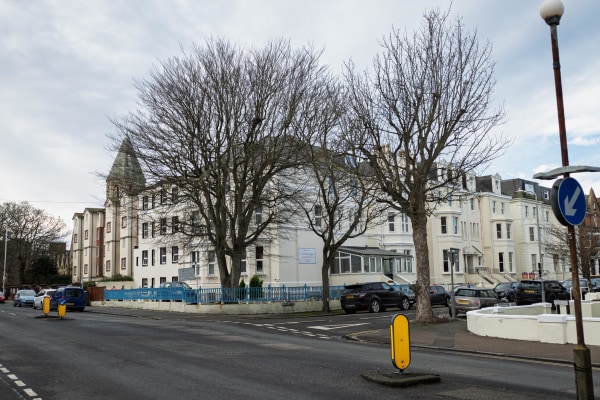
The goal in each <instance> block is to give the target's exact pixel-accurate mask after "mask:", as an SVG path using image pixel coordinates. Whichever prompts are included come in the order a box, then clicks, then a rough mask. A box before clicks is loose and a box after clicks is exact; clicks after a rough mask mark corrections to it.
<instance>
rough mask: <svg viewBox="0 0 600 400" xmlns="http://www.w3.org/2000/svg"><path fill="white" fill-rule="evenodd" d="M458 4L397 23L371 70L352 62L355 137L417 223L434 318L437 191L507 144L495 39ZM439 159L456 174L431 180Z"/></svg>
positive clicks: (422, 292) (421, 295) (420, 296)
mask: <svg viewBox="0 0 600 400" xmlns="http://www.w3.org/2000/svg"><path fill="white" fill-rule="evenodd" d="M449 14H450V12H449V11H448V12H446V13H442V12H440V11H439V10H432V11H429V12H426V13H425V14H424V21H423V24H422V25H421V28H420V29H419V30H417V31H416V32H415V33H414V34H413V35H412V36H409V35H408V34H406V33H404V34H402V33H401V32H400V31H399V30H397V29H393V30H392V32H391V34H390V35H389V36H388V37H387V38H385V39H384V40H383V42H382V52H381V53H380V54H379V55H378V56H376V57H375V59H374V63H373V68H374V70H373V72H372V73H369V72H366V73H364V74H357V73H355V71H354V68H353V66H352V65H350V64H349V65H348V66H347V68H346V73H345V76H346V80H347V83H348V87H349V90H350V91H351V95H352V96H351V99H352V112H354V113H355V115H356V125H355V127H354V131H353V135H352V141H354V142H355V143H356V144H357V147H358V148H359V149H360V150H361V152H362V154H363V156H364V157H365V158H366V159H367V160H368V161H369V162H370V163H371V166H372V167H373V170H374V173H375V177H376V180H377V182H378V184H379V186H380V188H381V190H382V191H383V192H385V194H386V197H384V198H382V199H381V200H382V201H385V202H387V203H389V204H390V206H392V207H393V208H395V209H397V210H399V211H401V212H404V213H406V215H407V216H408V217H409V218H410V220H411V224H412V228H413V238H414V243H415V255H416V264H417V282H416V283H415V284H414V285H413V287H414V289H415V292H416V295H417V317H416V319H417V321H420V322H430V321H436V320H437V318H436V317H435V315H434V313H433V311H432V309H431V302H430V299H429V285H430V267H429V258H430V254H429V251H428V248H427V219H428V217H429V216H430V215H431V212H432V211H433V210H434V208H435V205H436V202H435V200H436V192H437V191H438V190H440V189H442V190H444V191H445V192H446V193H447V194H448V195H451V194H452V191H454V190H460V189H462V188H461V185H460V182H461V179H462V176H463V175H464V174H466V173H469V172H475V170H476V169H478V168H482V167H485V166H486V165H487V164H488V163H489V162H490V161H491V160H493V159H495V158H496V157H498V156H500V155H501V153H502V152H503V151H504V150H505V149H506V147H507V146H508V145H509V141H508V140H507V139H506V138H505V137H504V136H502V135H497V136H496V135H491V134H490V131H491V130H492V128H494V127H495V126H497V125H498V124H500V123H501V122H502V120H503V117H504V111H503V109H502V107H500V106H499V107H497V108H494V107H493V97H492V90H493V88H494V85H495V81H494V79H493V72H494V63H493V62H492V60H491V45H490V44H489V43H486V44H485V45H483V46H481V45H480V44H479V43H478V38H477V35H476V33H468V32H466V31H465V28H464V26H463V25H462V23H461V20H460V19H459V18H458V19H456V21H455V22H454V23H452V20H451V18H450V17H449ZM439 163H443V164H445V165H448V166H449V168H450V169H451V170H452V173H449V174H446V175H444V176H437V177H436V178H435V180H433V179H430V173H431V172H432V171H434V170H435V168H436V166H437V165H438V164H439Z"/></svg>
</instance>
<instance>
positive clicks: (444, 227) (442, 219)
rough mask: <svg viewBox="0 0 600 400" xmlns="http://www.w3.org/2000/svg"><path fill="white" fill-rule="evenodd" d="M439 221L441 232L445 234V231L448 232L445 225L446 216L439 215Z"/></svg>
mask: <svg viewBox="0 0 600 400" xmlns="http://www.w3.org/2000/svg"><path fill="white" fill-rule="evenodd" d="M440 221H441V229H442V234H443V235H445V234H446V233H448V228H447V226H446V217H441V218H440Z"/></svg>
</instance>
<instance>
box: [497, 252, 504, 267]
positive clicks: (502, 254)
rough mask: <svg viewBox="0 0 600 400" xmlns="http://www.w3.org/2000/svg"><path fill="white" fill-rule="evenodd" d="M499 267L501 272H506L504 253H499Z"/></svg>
mask: <svg viewBox="0 0 600 400" xmlns="http://www.w3.org/2000/svg"><path fill="white" fill-rule="evenodd" d="M498 268H499V269H500V272H504V253H502V252H500V253H498Z"/></svg>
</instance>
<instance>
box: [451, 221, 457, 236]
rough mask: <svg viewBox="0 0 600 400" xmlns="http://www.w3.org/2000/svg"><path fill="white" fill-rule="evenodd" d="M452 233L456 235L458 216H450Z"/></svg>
mask: <svg viewBox="0 0 600 400" xmlns="http://www.w3.org/2000/svg"><path fill="white" fill-rule="evenodd" d="M452 233H453V234H454V235H458V217H452Z"/></svg>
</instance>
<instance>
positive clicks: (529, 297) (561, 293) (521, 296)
mask: <svg viewBox="0 0 600 400" xmlns="http://www.w3.org/2000/svg"><path fill="white" fill-rule="evenodd" d="M543 282H544V300H545V301H546V302H547V303H552V307H554V300H569V298H570V294H569V291H568V290H567V288H565V287H564V286H563V285H561V284H560V282H559V281H553V280H548V281H547V280H544V281H543ZM515 300H516V302H517V305H518V306H522V305H527V304H534V303H541V301H542V281H541V280H538V279H529V280H522V281H521V282H520V283H519V286H518V287H517V289H516V290H515Z"/></svg>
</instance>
